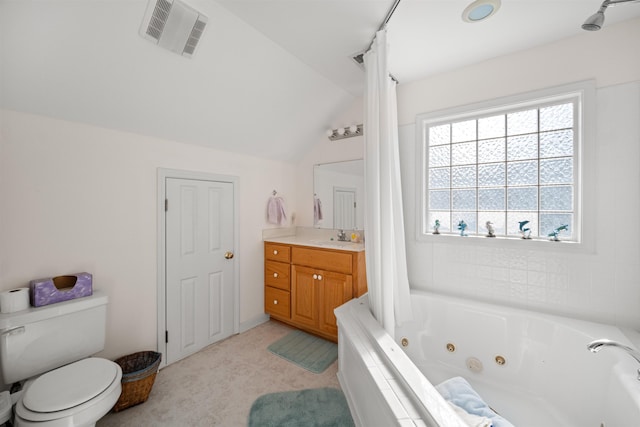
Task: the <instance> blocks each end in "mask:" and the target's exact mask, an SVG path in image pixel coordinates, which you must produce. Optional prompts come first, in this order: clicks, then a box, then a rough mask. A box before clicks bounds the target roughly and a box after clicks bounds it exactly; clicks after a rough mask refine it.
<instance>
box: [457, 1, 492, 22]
mask: <svg viewBox="0 0 640 427" xmlns="http://www.w3.org/2000/svg"><path fill="white" fill-rule="evenodd" d="M498 9H500V0H475V1H474V2H473V3H471V4H470V5H469V6H467V7H466V8H465V9H464V11H463V12H462V19H463V20H464V21H465V22H479V21H483V20H485V19H487V18H489V17H490V16H492V15H493V14H494V13H496V12H497V11H498Z"/></svg>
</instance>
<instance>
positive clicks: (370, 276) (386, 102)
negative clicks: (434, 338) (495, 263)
mask: <svg viewBox="0 0 640 427" xmlns="http://www.w3.org/2000/svg"><path fill="white" fill-rule="evenodd" d="M364 64H365V70H366V89H365V95H364V138H365V149H364V152H365V154H364V164H365V206H366V209H365V230H366V239H365V249H366V261H367V285H368V289H369V304H370V306H371V311H372V313H373V315H374V316H375V317H376V319H377V320H378V322H380V324H381V325H382V326H383V327H384V328H385V330H386V331H387V332H388V333H389V334H390V335H391V336H394V335H395V331H394V329H395V325H396V323H398V324H402V323H403V322H404V321H406V320H409V319H411V317H412V313H411V301H410V297H409V279H408V276H407V260H406V253H405V242H404V219H403V216H402V188H401V183H400V158H399V147H398V113H397V105H396V83H395V82H394V81H393V80H392V79H391V78H390V76H389V69H388V65H387V30H386V29H383V30H380V31H378V33H377V34H376V37H375V39H374V41H373V45H372V47H371V49H370V50H369V51H368V52H367V53H366V54H365V55H364Z"/></svg>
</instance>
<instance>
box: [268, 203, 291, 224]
mask: <svg viewBox="0 0 640 427" xmlns="http://www.w3.org/2000/svg"><path fill="white" fill-rule="evenodd" d="M286 220H287V214H286V213H285V211H284V200H283V199H282V197H270V198H269V202H268V203H267V221H268V222H269V223H270V224H278V225H282V223H283V222H285V221H286Z"/></svg>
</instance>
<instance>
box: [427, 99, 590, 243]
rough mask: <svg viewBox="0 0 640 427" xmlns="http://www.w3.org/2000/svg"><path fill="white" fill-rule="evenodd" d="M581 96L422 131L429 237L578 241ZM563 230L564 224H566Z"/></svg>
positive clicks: (445, 121) (442, 121) (430, 124)
mask: <svg viewBox="0 0 640 427" xmlns="http://www.w3.org/2000/svg"><path fill="white" fill-rule="evenodd" d="M580 102H581V98H580V96H579V95H577V94H571V95H566V96H556V97H554V98H553V99H552V100H546V101H536V102H530V103H520V104H518V105H517V106H505V107H500V108H492V109H491V110H490V111H484V112H482V111H481V112H475V113H473V114H470V115H465V114H458V115H456V116H455V117H449V118H446V117H445V118H434V119H429V120H424V121H422V122H421V125H422V126H423V139H424V140H423V141H422V144H423V147H422V149H423V150H422V153H423V159H422V161H423V178H422V180H423V182H422V189H423V194H422V196H423V208H422V211H423V218H422V219H423V221H422V223H423V227H422V228H423V230H422V231H423V233H424V234H430V233H432V232H433V231H434V225H435V224H436V220H437V221H438V224H439V230H438V231H439V233H440V234H460V229H459V225H460V222H461V221H464V223H465V224H466V229H465V232H466V234H468V235H478V236H484V235H486V234H487V233H488V227H487V223H491V226H492V228H493V230H494V233H495V235H496V236H498V237H507V238H508V237H515V238H520V237H530V238H533V239H541V240H549V239H550V236H552V234H553V232H554V230H556V229H558V228H559V227H563V226H567V227H568V230H563V231H561V232H560V234H559V237H560V238H561V239H562V240H565V241H566V240H569V241H575V242H577V241H579V237H580V236H579V234H580V233H579V232H578V231H577V230H576V228H579V227H578V219H577V214H578V212H577V196H578V195H577V192H578V182H579V180H578V177H577V170H578V167H577V165H578V163H577V162H578V154H579V147H580V145H579V136H580V128H579V120H578V117H580V115H579V110H580V108H581V104H580ZM563 228H564V227H563Z"/></svg>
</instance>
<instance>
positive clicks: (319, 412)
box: [249, 387, 354, 427]
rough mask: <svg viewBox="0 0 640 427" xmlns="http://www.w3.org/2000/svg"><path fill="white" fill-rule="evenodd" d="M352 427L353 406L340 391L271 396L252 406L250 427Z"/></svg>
mask: <svg viewBox="0 0 640 427" xmlns="http://www.w3.org/2000/svg"><path fill="white" fill-rule="evenodd" d="M302 426H304V427H352V426H354V422H353V418H351V412H349V405H347V400H346V399H345V397H344V394H343V393H342V391H340V390H338V389H336V388H328V387H327V388H314V389H307V390H300V391H286V392H282V393H270V394H265V395H263V396H260V397H259V398H257V399H256V401H255V402H253V405H251V412H250V413H249V427H302Z"/></svg>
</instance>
